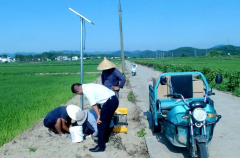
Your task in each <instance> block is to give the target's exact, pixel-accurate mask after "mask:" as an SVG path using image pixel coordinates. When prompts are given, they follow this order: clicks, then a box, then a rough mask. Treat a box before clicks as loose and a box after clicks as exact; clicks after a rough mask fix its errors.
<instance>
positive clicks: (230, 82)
mask: <svg viewBox="0 0 240 158" xmlns="http://www.w3.org/2000/svg"><path fill="white" fill-rule="evenodd" d="M130 61H132V62H135V63H138V64H141V65H145V66H148V67H154V69H155V70H159V71H162V72H189V71H199V72H202V73H203V74H204V75H205V77H206V78H207V81H208V83H209V84H210V86H211V85H213V84H215V76H216V74H222V75H223V82H222V84H220V85H217V87H216V88H217V89H219V90H221V91H228V92H231V93H233V95H236V96H239V97H240V66H239V65H240V58H239V57H237V56H236V57H231V56H230V57H179V58H161V59H131V60H130Z"/></svg>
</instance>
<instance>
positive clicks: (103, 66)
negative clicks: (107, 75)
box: [97, 58, 116, 70]
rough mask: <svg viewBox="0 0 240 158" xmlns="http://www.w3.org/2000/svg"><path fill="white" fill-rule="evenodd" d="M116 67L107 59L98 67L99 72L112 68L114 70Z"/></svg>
mask: <svg viewBox="0 0 240 158" xmlns="http://www.w3.org/2000/svg"><path fill="white" fill-rule="evenodd" d="M115 66H116V65H115V64H114V63H112V62H111V61H109V60H107V59H106V58H104V59H103V61H102V62H101V63H100V64H99V65H98V67H97V69H98V70H108V69H111V68H114V67H115Z"/></svg>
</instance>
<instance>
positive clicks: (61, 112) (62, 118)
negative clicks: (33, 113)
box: [43, 106, 71, 139]
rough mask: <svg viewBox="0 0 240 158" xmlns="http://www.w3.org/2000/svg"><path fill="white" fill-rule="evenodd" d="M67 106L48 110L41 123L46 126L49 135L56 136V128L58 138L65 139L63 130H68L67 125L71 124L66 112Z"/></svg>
mask: <svg viewBox="0 0 240 158" xmlns="http://www.w3.org/2000/svg"><path fill="white" fill-rule="evenodd" d="M66 109H67V106H60V107H57V108H55V109H53V110H52V111H50V112H49V113H48V114H47V115H46V117H45V118H44V120H43V124H44V126H45V127H47V128H48V130H47V134H49V135H50V136H56V134H55V132H54V131H55V130H57V132H58V134H59V137H60V139H66V138H67V135H65V134H64V132H63V131H65V132H69V126H70V125H71V118H70V117H69V115H68V112H67V110H66Z"/></svg>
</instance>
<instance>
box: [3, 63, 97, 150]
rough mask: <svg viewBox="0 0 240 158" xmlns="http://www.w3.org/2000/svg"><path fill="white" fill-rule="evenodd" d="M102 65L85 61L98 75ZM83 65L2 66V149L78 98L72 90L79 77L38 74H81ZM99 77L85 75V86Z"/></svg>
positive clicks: (30, 64)
mask: <svg viewBox="0 0 240 158" xmlns="http://www.w3.org/2000/svg"><path fill="white" fill-rule="evenodd" d="M99 62H100V61H98V62H91V61H89V62H85V64H84V69H85V72H86V71H88V72H97V71H98V70H97V69H96V68H97V65H98V64H99ZM79 71H80V68H79V63H75V62H73V63H70V62H66V63H65V62H56V63H55V62H53V63H6V64H5V63H1V64H0V83H1V88H0V94H1V95H0V112H1V115H0V120H1V124H0V146H2V145H3V144H4V143H7V142H8V141H10V140H11V139H13V138H14V137H15V136H16V135H18V134H19V133H21V132H22V131H24V130H26V129H27V128H29V127H30V126H32V125H33V124H34V123H35V122H36V121H38V120H39V119H41V118H44V117H45V115H46V114H47V113H48V112H49V111H51V110H52V109H54V108H56V107H58V106H60V105H61V104H64V103H66V102H67V101H68V100H69V99H70V98H72V97H73V96H74V94H72V92H71V90H70V88H71V85H72V84H73V83H79V82H80V75H79V74H65V75H61V74H59V75H37V74H35V73H36V72H46V73H49V72H72V73H79ZM97 77H98V76H97V74H84V83H88V82H93V81H94V80H95V79H96V78H97Z"/></svg>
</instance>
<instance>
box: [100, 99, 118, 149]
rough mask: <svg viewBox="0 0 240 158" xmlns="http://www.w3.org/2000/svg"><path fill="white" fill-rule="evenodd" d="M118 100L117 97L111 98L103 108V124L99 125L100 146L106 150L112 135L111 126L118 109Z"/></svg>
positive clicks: (101, 118)
mask: <svg viewBox="0 0 240 158" xmlns="http://www.w3.org/2000/svg"><path fill="white" fill-rule="evenodd" d="M118 104H119V102H118V98H117V97H116V96H112V97H110V98H109V99H108V100H107V102H106V103H105V104H103V106H102V108H101V114H100V120H101V121H102V123H100V124H98V125H97V128H98V146H99V147H100V148H105V143H106V142H108V138H109V136H110V134H111V132H110V130H109V126H110V123H111V119H112V117H113V115H114V112H115V111H116V109H117V108H118Z"/></svg>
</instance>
